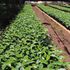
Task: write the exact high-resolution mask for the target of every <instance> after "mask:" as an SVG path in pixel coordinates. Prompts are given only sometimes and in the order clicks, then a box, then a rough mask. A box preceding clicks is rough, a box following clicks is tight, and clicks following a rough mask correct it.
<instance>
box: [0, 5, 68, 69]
mask: <svg viewBox="0 0 70 70" xmlns="http://www.w3.org/2000/svg"><path fill="white" fill-rule="evenodd" d="M58 53H60V51H58V50H56V49H55V46H54V45H53V44H52V42H51V40H50V38H49V37H48V35H47V31H45V29H44V27H43V26H42V24H41V23H40V21H38V19H37V18H36V15H35V13H34V12H33V10H32V7H31V5H25V7H24V8H23V9H22V10H21V11H20V13H19V14H18V15H17V16H16V19H15V20H13V22H12V23H11V25H10V26H9V27H7V28H6V30H5V33H4V35H3V39H2V40H0V70H46V69H47V68H49V67H51V63H52V64H53V65H52V67H54V65H58V63H59V62H61V61H60V56H59V54H58ZM55 62H56V64H54V63H55ZM60 64H61V65H58V66H57V67H56V68H57V69H59V68H62V66H64V67H66V66H67V64H66V63H64V64H66V65H63V62H61V63H60ZM60 66H61V67H60ZM54 69H55V68H54ZM47 70H48V69H47Z"/></svg>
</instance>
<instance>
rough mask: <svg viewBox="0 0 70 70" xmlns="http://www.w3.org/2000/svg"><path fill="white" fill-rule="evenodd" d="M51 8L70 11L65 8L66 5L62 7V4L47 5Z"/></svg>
mask: <svg viewBox="0 0 70 70" xmlns="http://www.w3.org/2000/svg"><path fill="white" fill-rule="evenodd" d="M49 6H51V7H53V8H56V9H59V10H63V11H65V12H69V13H70V9H69V8H66V7H62V6H59V5H49Z"/></svg>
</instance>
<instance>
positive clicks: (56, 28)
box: [32, 6, 70, 62]
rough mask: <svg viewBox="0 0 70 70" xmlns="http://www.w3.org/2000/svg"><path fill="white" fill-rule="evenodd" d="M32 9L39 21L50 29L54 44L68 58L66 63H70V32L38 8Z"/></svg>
mask: <svg viewBox="0 0 70 70" xmlns="http://www.w3.org/2000/svg"><path fill="white" fill-rule="evenodd" d="M32 8H33V10H34V12H35V13H36V15H37V17H38V19H39V20H40V21H41V22H42V23H43V24H44V25H45V27H46V28H48V33H49V35H50V37H51V39H52V40H53V42H54V43H55V44H56V45H57V48H58V49H61V50H63V51H64V52H63V53H62V55H63V56H65V57H66V58H65V59H64V61H65V62H70V37H69V36H70V31H68V30H67V29H66V28H65V27H64V26H62V25H60V24H59V23H58V22H57V21H56V20H54V19H52V18H51V17H50V16H48V15H47V14H46V13H44V12H43V11H42V10H40V9H39V8H38V7H37V6H32Z"/></svg>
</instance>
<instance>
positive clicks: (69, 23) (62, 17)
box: [38, 4, 70, 29]
mask: <svg viewBox="0 0 70 70" xmlns="http://www.w3.org/2000/svg"><path fill="white" fill-rule="evenodd" d="M38 7H39V8H40V9H42V10H43V11H44V12H46V13H47V14H49V15H50V16H52V17H53V18H55V19H57V20H58V21H60V22H61V23H62V24H63V25H64V26H66V27H67V28H69V29H70V13H66V12H63V11H60V10H58V9H55V8H52V7H49V6H44V5H43V4H39V5H38Z"/></svg>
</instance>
